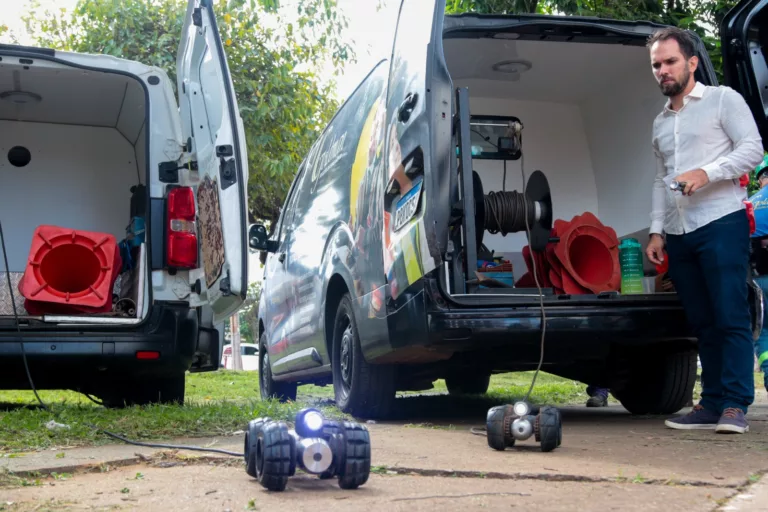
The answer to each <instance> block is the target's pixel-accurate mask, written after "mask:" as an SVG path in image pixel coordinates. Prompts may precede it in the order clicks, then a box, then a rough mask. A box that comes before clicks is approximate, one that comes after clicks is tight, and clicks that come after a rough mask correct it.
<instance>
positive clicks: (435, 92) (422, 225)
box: [384, 0, 452, 298]
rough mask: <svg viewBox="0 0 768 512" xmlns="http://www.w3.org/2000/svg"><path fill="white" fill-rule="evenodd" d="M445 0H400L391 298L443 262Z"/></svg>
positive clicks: (392, 79)
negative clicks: (443, 36)
mask: <svg viewBox="0 0 768 512" xmlns="http://www.w3.org/2000/svg"><path fill="white" fill-rule="evenodd" d="M444 15H445V1H444V0H402V2H401V4H400V14H399V17H398V22H397V33H396V36H395V41H394V46H393V49H392V59H391V61H390V71H389V86H388V89H387V133H386V139H385V140H386V148H387V149H386V156H387V158H386V162H387V187H386V189H385V200H384V208H385V210H384V211H385V213H384V218H385V226H384V240H385V242H384V245H385V256H384V267H385V268H384V271H385V274H386V276H387V280H388V283H389V284H390V292H391V294H392V297H394V298H397V297H398V296H399V295H400V294H401V293H402V292H403V291H404V290H405V289H406V288H407V287H408V286H409V285H411V284H413V283H414V282H416V281H417V280H418V279H420V278H421V277H422V276H424V275H425V274H426V273H428V272H430V271H432V270H434V269H435V268H436V267H437V266H438V265H440V264H441V263H442V260H443V253H444V251H445V248H446V244H447V241H448V218H449V215H450V200H449V191H450V190H451V180H452V178H451V172H450V167H451V165H450V154H451V150H450V140H451V104H452V97H451V84H450V77H449V75H448V70H447V67H446V65H445V62H444V59H443V38H442V31H443V17H444Z"/></svg>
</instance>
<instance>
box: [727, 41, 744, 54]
mask: <svg viewBox="0 0 768 512" xmlns="http://www.w3.org/2000/svg"><path fill="white" fill-rule="evenodd" d="M730 53H731V55H733V56H734V57H743V56H744V43H743V42H742V41H741V39H736V38H733V39H731V51H730Z"/></svg>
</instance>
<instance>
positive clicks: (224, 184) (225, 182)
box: [219, 157, 237, 190]
mask: <svg viewBox="0 0 768 512" xmlns="http://www.w3.org/2000/svg"><path fill="white" fill-rule="evenodd" d="M219 174H220V175H221V190H226V189H228V188H229V187H231V186H232V185H234V184H235V183H237V169H236V168H235V159H234V158H230V159H229V160H226V159H224V158H223V157H222V158H220V163H219Z"/></svg>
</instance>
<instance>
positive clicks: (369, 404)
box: [331, 293, 395, 419]
mask: <svg viewBox="0 0 768 512" xmlns="http://www.w3.org/2000/svg"><path fill="white" fill-rule="evenodd" d="M332 341H333V345H332V350H331V353H332V361H331V363H332V364H331V366H332V370H333V391H334V395H335V398H336V406H337V407H338V408H339V409H341V411H342V412H345V413H347V414H351V415H352V416H355V417H357V418H373V419H386V418H388V417H389V416H390V415H391V414H392V409H393V406H394V402H395V368H394V367H393V366H392V365H381V364H369V363H368V362H367V361H366V360H365V357H364V356H363V350H362V348H361V346H360V335H359V333H358V330H357V322H356V321H355V315H354V309H353V307H352V299H351V298H350V296H349V294H348V293H347V294H345V295H344V296H343V297H342V298H341V301H340V302H339V307H338V309H337V311H336V318H335V320H334V323H333V340H332Z"/></svg>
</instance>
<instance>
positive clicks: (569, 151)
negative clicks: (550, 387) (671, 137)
mask: <svg viewBox="0 0 768 512" xmlns="http://www.w3.org/2000/svg"><path fill="white" fill-rule="evenodd" d="M763 7H764V2H757V1H743V2H742V3H740V4H739V5H738V6H737V7H736V8H735V9H733V10H732V11H731V12H730V14H729V15H728V16H727V17H726V19H725V22H724V25H723V55H724V58H725V71H726V73H725V76H726V84H727V85H729V86H730V87H733V88H734V89H736V90H737V91H739V92H740V93H741V94H742V95H743V96H744V97H745V98H746V99H747V101H748V103H749V105H750V106H751V108H752V111H753V114H754V115H755V116H756V118H757V122H758V124H759V126H760V129H761V133H762V135H763V140H764V141H768V131H766V128H768V123H767V122H766V114H765V110H764V107H763V105H764V102H765V101H766V99H768V98H767V97H766V91H768V73H767V71H768V68H767V67H766V59H765V55H764V44H765V41H764V38H762V37H761V35H760V34H762V33H763V32H764V31H765V29H768V27H766V26H765V25H766V10H765V9H763ZM444 9H445V6H444V2H443V1H442V0H403V1H402V4H401V7H400V15H399V22H398V27H397V32H396V35H395V38H394V44H393V50H392V57H391V59H389V60H384V61H382V62H380V63H378V64H377V65H376V66H375V67H374V69H373V70H371V72H370V74H369V75H368V76H367V78H365V80H364V81H363V82H362V83H361V84H360V85H359V87H358V88H357V90H356V91H355V92H354V93H353V94H352V95H351V96H350V98H349V99H348V100H347V101H346V103H345V104H344V105H343V106H342V107H341V109H340V110H339V111H338V113H337V114H336V116H335V117H334V119H333V120H332V121H331V123H330V124H329V125H328V127H327V128H326V129H325V131H324V132H323V133H322V135H321V136H320V138H319V139H318V140H317V142H316V143H315V144H314V146H313V147H312V149H311V151H310V153H309V154H308V155H307V157H306V159H305V161H304V162H303V164H302V165H301V167H300V169H299V170H298V173H297V175H296V178H295V181H294V183H293V185H292V186H291V189H290V191H289V193H288V197H287V199H286V201H285V205H284V207H283V209H282V213H281V215H280V218H279V220H278V221H277V223H276V225H274V226H272V227H271V233H270V234H267V230H266V229H265V227H264V226H261V225H254V226H252V227H251V231H250V236H249V238H250V246H251V248H253V249H256V250H260V251H263V256H264V258H265V262H266V268H265V274H264V283H263V288H262V290H263V292H262V296H261V302H260V308H259V317H260V320H259V334H260V344H261V350H260V357H261V362H260V373H261V393H262V397H265V398H266V397H281V398H284V399H286V398H288V399H292V398H294V397H295V395H296V389H297V386H298V385H301V384H305V383H318V384H328V383H332V384H333V387H334V391H335V397H336V402H337V405H338V406H339V407H340V408H341V410H342V411H345V412H348V413H351V414H355V415H358V416H364V417H385V416H387V414H388V413H389V412H390V410H391V407H392V405H393V399H394V396H395V392H396V391H397V390H424V389H429V388H430V387H431V386H432V383H433V382H434V381H435V380H436V379H440V378H444V379H445V380H446V384H447V387H448V390H449V392H450V393H467V392H469V393H483V392H485V391H486V389H487V387H488V383H489V378H490V375H492V374H493V373H500V372H511V371H522V370H531V369H534V368H536V367H537V365H538V364H539V360H540V350H541V340H542V323H543V322H542V309H543V310H544V312H545V315H546V323H545V325H546V343H545V345H544V356H543V361H544V365H543V369H544V370H545V371H547V372H551V373H553V374H557V375H561V376H563V377H566V378H570V379H575V380H578V381H582V382H585V383H590V384H594V385H598V386H604V387H608V388H610V389H611V391H612V393H613V394H614V396H616V397H617V399H618V400H620V401H621V403H622V404H623V405H624V406H625V407H626V408H627V409H628V410H629V411H631V412H633V413H640V414H645V413H657V414H666V413H673V412H675V411H677V410H679V409H680V408H682V407H683V406H684V405H685V403H686V402H687V401H688V399H689V398H690V396H691V393H692V389H693V385H694V382H695V376H696V367H697V364H696V354H697V351H696V340H695V338H694V337H693V335H692V333H691V332H690V331H689V329H688V328H687V326H686V322H685V317H684V313H683V310H682V308H681V305H680V303H679V300H678V298H677V296H676V294H675V293H674V291H672V292H667V291H664V288H663V287H656V286H654V281H655V279H656V275H655V274H656V270H655V268H654V267H653V266H652V265H650V264H649V263H648V262H647V261H644V271H645V278H644V288H643V290H642V291H641V292H640V293H633V294H626V293H624V294H623V293H620V292H619V291H617V290H615V289H614V290H608V291H605V292H601V291H599V290H598V291H597V292H594V293H563V292H558V291H557V290H555V289H554V288H553V287H547V286H544V287H543V288H542V290H541V292H539V288H538V287H536V286H531V285H530V283H529V284H527V285H523V284H522V281H524V279H523V277H524V276H523V274H524V273H525V271H526V266H527V265H526V263H525V258H524V257H523V254H524V249H525V250H528V249H526V247H528V248H530V249H533V251H534V252H538V253H542V252H543V251H545V250H546V248H547V247H548V246H550V245H552V244H557V243H558V240H557V239H556V238H555V239H550V232H549V229H548V228H549V227H550V226H551V223H552V220H553V219H563V220H565V221H569V220H571V219H572V218H573V217H575V216H577V215H581V214H583V213H585V212H590V213H592V214H594V215H595V216H597V217H598V218H599V219H600V221H601V222H602V223H603V224H604V225H605V226H609V227H610V228H611V229H612V230H614V231H615V233H616V235H617V237H618V239H625V238H636V239H637V240H639V241H641V242H642V243H643V245H645V242H646V241H647V239H648V228H649V225H650V216H649V211H650V195H651V189H652V182H653V179H654V172H652V169H655V163H654V160H653V153H652V151H651V147H650V142H651V129H652V123H653V119H654V117H655V116H656V115H657V114H658V112H660V111H661V109H662V108H663V105H664V103H665V101H666V98H664V97H663V96H662V95H661V93H660V91H659V89H658V85H657V84H656V82H655V80H654V78H653V75H652V70H651V67H650V61H649V56H648V50H647V49H646V48H645V43H646V40H647V38H648V36H649V35H650V34H651V33H652V32H654V31H655V30H657V29H659V28H662V27H661V26H659V25H655V24H652V23H646V22H620V21H610V20H600V19H594V18H578V17H556V16H538V15H530V16H528V15H526V16H481V15H472V14H466V15H461V16H446V15H445V13H444ZM761 29H762V30H761ZM697 41H698V43H699V47H698V48H699V49H698V52H699V58H700V62H701V64H700V66H699V70H698V71H697V73H696V76H695V78H696V79H697V80H699V81H701V82H703V83H704V84H708V85H714V84H716V83H717V78H716V75H715V72H714V70H713V67H712V64H711V60H710V58H709V56H708V55H707V53H706V51H705V49H704V45H703V43H701V41H700V40H698V39H697ZM503 191H518V192H519V193H520V194H518V195H517V200H518V201H517V202H511V203H509V204H507V205H506V207H507V208H508V209H514V208H516V209H517V210H515V211H518V210H520V208H519V207H520V201H521V200H522V199H521V198H522V193H523V192H524V193H525V194H526V197H527V198H528V200H529V201H530V202H529V203H528V206H529V207H530V210H529V213H528V214H527V215H528V217H527V220H526V222H525V224H528V225H527V227H524V228H522V229H521V223H520V222H519V220H520V218H525V215H520V217H518V219H517V221H515V222H512V221H509V219H507V220H508V222H506V223H504V222H501V221H500V223H501V224H504V227H503V229H502V228H501V227H500V226H499V225H495V224H494V223H493V222H491V220H489V219H490V218H491V217H494V216H496V217H498V216H499V215H502V214H501V213H500V211H499V210H497V209H494V208H495V207H492V206H491V207H489V206H488V205H489V203H488V198H489V197H490V196H492V195H494V194H499V193H501V192H503ZM522 211H525V210H524V209H523V210H521V211H519V212H518V213H521V212H522ZM504 215H507V216H509V215H514V211H506V212H505V213H504ZM513 220H514V219H513ZM581 254H582V256H583V255H584V252H582V253H581ZM496 256H501V257H503V258H504V259H506V260H509V261H510V262H511V264H512V265H511V266H512V269H513V270H512V272H513V274H514V280H515V281H516V282H515V283H514V286H509V284H508V283H507V284H504V283H503V282H502V283H501V284H499V280H493V281H487V280H482V279H478V276H481V275H482V273H480V272H476V269H477V268H478V261H483V260H487V259H488V258H489V257H496ZM586 257H587V258H588V257H590V256H589V255H588V254H587V255H586ZM534 259H535V258H534ZM756 296H759V294H758V295H756ZM755 302H756V305H755V310H756V311H753V317H754V318H758V319H759V318H761V316H762V312H761V311H762V310H761V308H762V304H761V302H760V301H759V300H756V301H755ZM542 305H543V307H542ZM759 327H760V326H759V322H755V330H758V329H759Z"/></svg>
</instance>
